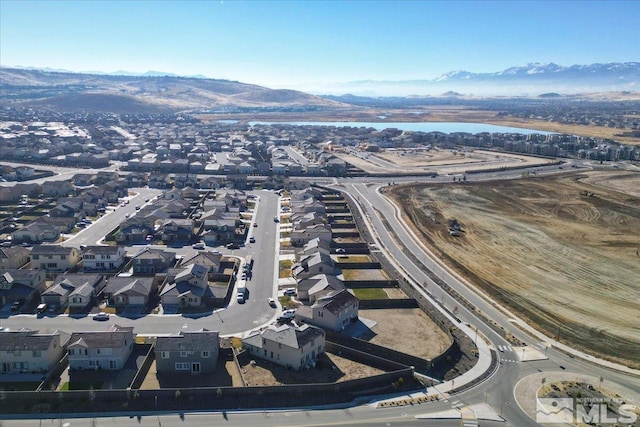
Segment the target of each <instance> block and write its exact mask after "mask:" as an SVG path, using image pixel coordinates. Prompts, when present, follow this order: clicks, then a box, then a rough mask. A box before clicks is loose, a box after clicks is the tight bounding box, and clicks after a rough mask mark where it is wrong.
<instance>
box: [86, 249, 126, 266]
mask: <svg viewBox="0 0 640 427" xmlns="http://www.w3.org/2000/svg"><path fill="white" fill-rule="evenodd" d="M125 256H126V252H125V250H124V247H123V246H111V245H108V246H87V247H86V248H85V249H84V250H83V251H82V269H83V271H103V272H108V271H117V270H118V269H119V268H120V267H121V266H122V264H124V261H125Z"/></svg>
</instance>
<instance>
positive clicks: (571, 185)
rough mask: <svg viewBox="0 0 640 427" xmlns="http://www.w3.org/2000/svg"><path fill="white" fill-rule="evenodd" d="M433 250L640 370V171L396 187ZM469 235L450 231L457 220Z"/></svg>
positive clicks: (503, 297)
mask: <svg viewBox="0 0 640 427" xmlns="http://www.w3.org/2000/svg"><path fill="white" fill-rule="evenodd" d="M388 194H389V195H390V196H391V197H392V198H393V199H394V200H395V202H396V203H397V204H398V206H400V207H401V209H402V214H403V215H404V217H405V218H406V219H407V220H408V222H409V223H410V224H411V226H412V227H413V228H414V230H415V231H416V233H417V234H418V235H419V236H421V237H422V239H423V242H424V243H425V245H426V246H427V247H428V248H429V249H430V250H431V251H432V252H433V253H434V254H435V255H436V256H438V257H440V258H441V259H442V260H443V261H444V262H445V263H447V264H448V265H450V266H451V267H453V268H454V269H455V270H457V271H458V273H459V274H461V275H462V276H464V277H465V278H466V279H467V280H468V281H469V282H470V283H472V284H473V285H475V286H478V287H480V288H482V289H483V290H484V291H485V292H486V293H487V294H489V295H490V296H491V297H492V298H494V299H495V300H497V301H499V302H500V303H501V304H504V305H506V306H507V307H508V308H509V309H511V310H512V311H513V312H514V313H517V315H518V316H521V317H522V318H524V319H525V320H526V321H528V322H529V323H530V324H531V325H533V326H534V327H536V328H538V329H540V330H542V331H544V332H545V333H546V334H547V335H548V336H551V337H554V338H555V339H559V340H560V341H561V342H565V343H569V344H570V345H572V346H573V347H576V348H579V349H581V350H583V351H586V352H588V353H591V354H596V355H599V356H602V357H605V358H608V359H610V360H614V361H617V362H621V363H625V364H628V365H630V366H634V367H636V368H637V367H638V366H640V354H639V353H638V351H637V349H638V348H639V346H640V321H639V320H638V307H639V304H640V281H639V280H638V278H639V277H640V221H639V220H638V218H640V174H638V173H633V172H621V171H618V172H603V171H590V172H580V173H570V174H566V175H563V176H555V177H536V178H529V179H520V180H512V181H494V182H477V183H476V182H474V183H464V184H463V183H458V184H440V185H438V184H413V185H400V186H394V187H392V190H390V191H388ZM453 219H455V220H457V222H458V223H459V224H460V225H461V226H462V230H463V232H461V233H460V236H459V237H454V236H451V235H450V234H449V224H450V221H451V220H453Z"/></svg>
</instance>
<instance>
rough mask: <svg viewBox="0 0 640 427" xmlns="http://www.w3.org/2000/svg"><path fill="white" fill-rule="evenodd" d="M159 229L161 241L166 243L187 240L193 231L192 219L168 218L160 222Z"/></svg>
mask: <svg viewBox="0 0 640 427" xmlns="http://www.w3.org/2000/svg"><path fill="white" fill-rule="evenodd" d="M160 231H161V232H162V241H163V242H165V243H166V244H172V243H176V242H181V243H185V242H189V241H190V240H191V238H192V237H193V233H194V228H193V220H190V219H170V220H167V221H165V223H164V224H162V227H160Z"/></svg>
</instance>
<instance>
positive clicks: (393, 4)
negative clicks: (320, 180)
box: [0, 0, 640, 90]
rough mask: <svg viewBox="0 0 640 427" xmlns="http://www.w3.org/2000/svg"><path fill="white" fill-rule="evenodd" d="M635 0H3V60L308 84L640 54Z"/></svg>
mask: <svg viewBox="0 0 640 427" xmlns="http://www.w3.org/2000/svg"><path fill="white" fill-rule="evenodd" d="M638 22H640V2H638V1H635V0H633V1H604V2H598V1H568V0H563V1H551V0H543V1H506V0H504V1H502V0H501V1H494V2H492V1H459V2H457V1H446V2H439V1H417V0H414V1H389V2H387V1H335V2H334V1H316V2H313V1H282V2H273V1H229V0H223V1H220V0H218V1H206V0H201V1H169V0H167V1H159V2H155V1H151V0H145V1H120V0H113V1H104V2H101V1H97V0H91V1H79V0H78V1H54V0H40V1H30V0H0V64H1V65H2V66H17V65H20V66H36V67H50V68H57V69H67V70H72V71H105V72H113V71H117V70H127V71H133V72H145V71H148V70H157V71H164V72H171V73H175V74H181V75H205V76H207V77H212V78H225V79H231V80H240V81H243V82H247V83H256V84H262V85H265V86H269V87H290V88H294V89H302V90H305V89H308V88H311V87H314V85H315V86H321V85H322V84H324V83H330V82H347V81H354V80H410V79H431V78H435V77H437V76H439V75H441V74H444V73H446V72H449V71H453V70H466V71H472V72H493V71H501V70H503V69H505V68H508V67H510V66H516V65H524V64H526V63H530V62H555V63H557V64H560V65H572V64H590V63H595V62H628V61H639V60H640V30H639V29H638V28H639V27H638Z"/></svg>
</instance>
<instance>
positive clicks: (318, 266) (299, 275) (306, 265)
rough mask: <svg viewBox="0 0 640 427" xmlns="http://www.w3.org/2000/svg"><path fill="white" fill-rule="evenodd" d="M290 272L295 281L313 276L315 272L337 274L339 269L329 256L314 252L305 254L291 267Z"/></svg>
mask: <svg viewBox="0 0 640 427" xmlns="http://www.w3.org/2000/svg"><path fill="white" fill-rule="evenodd" d="M291 274H292V275H293V278H294V279H296V280H297V281H300V280H302V279H306V278H309V277H311V276H315V275H316V274H329V275H332V276H337V275H338V274H340V269H339V268H336V267H335V266H334V262H333V259H331V256H329V255H326V254H323V253H322V252H316V253H314V254H312V255H309V256H306V257H304V258H302V259H301V260H300V262H298V263H296V264H294V265H293V267H291Z"/></svg>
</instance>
